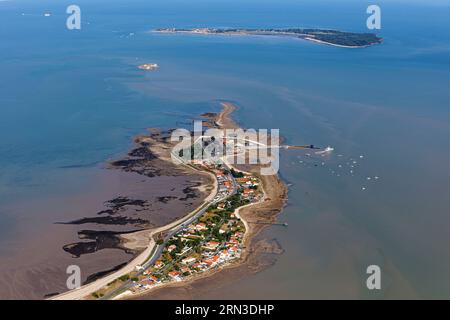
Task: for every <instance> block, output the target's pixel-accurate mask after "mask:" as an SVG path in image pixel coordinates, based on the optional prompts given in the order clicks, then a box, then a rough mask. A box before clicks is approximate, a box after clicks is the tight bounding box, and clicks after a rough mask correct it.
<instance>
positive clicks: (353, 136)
mask: <svg viewBox="0 0 450 320" xmlns="http://www.w3.org/2000/svg"><path fill="white" fill-rule="evenodd" d="M379 3H380V5H381V8H382V13H383V16H382V18H383V22H382V23H383V26H382V30H381V31H380V34H381V36H383V37H384V38H385V43H384V44H383V45H381V46H376V47H371V48H368V49H363V50H348V49H341V48H334V47H328V46H321V45H316V44H312V43H308V42H305V41H300V40H295V39H279V38H248V37H205V36H188V35H161V34H151V33H148V32H147V31H148V30H150V29H152V28H158V27H186V28H189V27H197V26H216V27H255V28H257V27H279V28H282V27H293V26H301V27H323V28H336V29H343V30H349V31H362V32H363V31H366V29H365V28H366V27H365V19H366V17H367V15H366V14H365V9H366V7H367V5H368V2H366V1H341V2H340V3H339V4H335V3H334V2H333V1H234V2H229V1H227V2H225V1H215V2H214V4H211V2H210V1H189V2H187V1H127V2H126V3H116V2H112V3H111V2H110V1H78V3H77V4H79V5H80V7H81V9H82V30H81V31H68V30H67V29H66V28H65V19H66V17H67V15H66V14H65V9H66V7H67V5H69V4H70V2H66V1H39V2H37V3H36V1H7V2H0V39H1V40H2V41H0V70H1V72H0V113H1V117H0V134H1V135H2V136H3V139H2V140H1V141H0V155H1V157H0V167H1V170H0V230H5V231H6V230H7V231H8V232H2V233H1V234H2V235H1V237H3V238H7V237H13V236H14V232H12V230H14V225H15V224H16V223H17V221H15V220H14V217H11V216H10V215H8V212H6V211H5V210H6V209H5V208H6V205H14V203H16V202H23V201H27V200H28V199H30V198H38V199H39V198H40V199H42V198H45V197H47V196H55V195H58V194H68V193H71V192H76V191H77V190H82V189H83V188H84V186H85V185H86V184H88V183H89V173H90V172H91V170H92V169H93V168H97V167H101V164H102V163H103V162H104V161H105V160H107V159H110V158H112V157H114V156H117V155H118V154H121V153H123V152H124V151H125V150H126V149H127V148H128V147H129V146H130V141H131V137H133V136H134V135H136V134H138V133H140V132H142V131H143V130H144V129H145V128H147V127H154V126H159V127H174V126H177V122H179V121H186V119H189V117H192V116H195V115H198V114H199V113H201V112H204V111H210V110H211V109H214V110H217V108H218V105H217V100H219V99H228V100H232V101H235V102H236V103H237V104H238V105H239V107H240V108H239V110H238V112H237V118H238V120H239V121H240V122H241V123H242V124H244V125H245V126H246V127H252V128H280V129H281V134H282V135H283V136H284V137H286V139H287V141H288V142H289V143H292V144H303V143H314V144H317V145H323V146H325V145H332V146H333V147H335V148H336V152H335V153H334V154H333V155H332V156H330V157H327V158H322V157H318V156H314V155H313V156H312V157H307V156H306V155H305V154H304V153H285V154H283V155H282V164H281V175H282V176H283V178H284V179H285V180H286V181H288V182H289V183H292V187H291V189H290V200H289V205H288V207H287V208H286V210H285V211H284V212H283V214H282V215H281V216H280V220H282V221H287V222H288V223H289V228H287V229H277V228H272V229H270V230H268V231H267V233H266V234H267V235H268V236H271V237H275V238H277V239H278V240H279V241H280V243H281V245H282V246H283V247H284V248H285V249H286V252H285V254H283V255H282V256H281V257H280V259H279V261H278V263H277V264H276V265H275V266H274V267H272V268H270V269H268V270H267V271H265V272H262V273H260V274H258V275H256V276H253V277H250V278H248V279H246V281H245V282H243V283H240V286H239V288H237V287H235V285H233V284H231V285H230V286H227V287H226V288H224V290H223V291H221V292H220V293H218V295H223V296H226V295H228V296H230V297H242V298H244V297H247V298H250V297H261V298H274V297H280V298H317V297H318V298H336V297H344V298H398V297H422V298H449V297H450V271H449V270H450V268H449V267H450V256H449V247H448V243H449V240H450V238H449V235H448V227H449V226H450V217H449V216H448V214H447V212H448V208H449V205H450V203H449V201H450V200H449V199H448V196H447V194H448V181H449V178H450V172H449V170H448V163H449V160H450V149H449V148H448V145H449V138H448V137H449V136H450V135H449V134H450V112H449V109H448V101H449V100H450V92H449V90H448V88H449V87H450V19H449V17H450V6H449V5H448V4H446V3H445V2H444V1H415V2H412V3H411V2H406V1H381V2H379ZM47 10H48V11H51V12H52V13H53V15H52V16H51V17H43V12H44V11H47ZM22 13H24V15H22ZM147 62H155V63H158V64H159V65H160V66H161V67H160V69H158V70H157V71H155V72H153V73H147V74H145V73H142V72H141V71H139V70H137V69H136V66H137V65H139V64H141V63H147ZM339 154H340V155H342V157H339V156H338V155H339ZM361 155H362V156H363V158H360V156H361ZM350 159H352V160H350ZM354 160H357V162H358V164H357V168H355V170H354V175H351V174H350V173H349V170H350V167H349V165H348V164H347V162H351V161H354ZM300 161H302V162H300ZM322 162H324V163H325V164H324V165H322ZM316 165H317V166H316ZM340 166H341V167H340ZM369 176H370V177H374V176H379V179H378V180H377V181H374V180H370V181H369V180H367V177H369ZM363 187H364V188H366V189H365V190H362V188H363ZM369 264H379V265H381V266H382V269H383V270H384V272H385V277H383V279H385V281H384V282H383V290H381V292H378V293H373V292H369V291H368V290H367V289H366V288H365V277H366V275H365V268H366V267H367V265H369ZM261 288H265V289H266V290H261ZM267 288H271V290H268V289H267Z"/></svg>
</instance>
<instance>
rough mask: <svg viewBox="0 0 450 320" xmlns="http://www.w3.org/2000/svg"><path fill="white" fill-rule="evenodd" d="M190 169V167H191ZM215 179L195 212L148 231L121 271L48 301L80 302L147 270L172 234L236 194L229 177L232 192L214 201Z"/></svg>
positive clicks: (234, 185) (216, 192) (216, 190)
mask: <svg viewBox="0 0 450 320" xmlns="http://www.w3.org/2000/svg"><path fill="white" fill-rule="evenodd" d="M191 168H192V167H191ZM214 178H215V183H214V187H215V188H214V189H215V190H214V192H212V193H211V194H210V195H209V196H208V197H207V199H205V202H204V204H203V205H202V206H201V207H200V208H198V209H197V210H195V211H193V212H192V213H190V214H189V215H187V216H186V217H183V218H181V219H179V220H176V221H174V222H172V223H170V224H168V225H165V226H162V227H159V228H156V229H153V230H151V231H150V234H149V238H150V242H149V245H148V246H147V248H146V249H145V250H144V251H143V252H141V254H139V255H138V256H137V257H136V258H135V259H133V260H132V261H131V262H130V263H128V264H127V265H126V266H124V267H123V268H122V269H120V270H118V271H116V272H114V273H112V274H110V275H107V276H105V277H103V278H100V279H97V280H96V281H94V282H91V283H89V284H86V285H83V286H81V287H80V288H78V289H74V290H71V291H68V292H65V293H62V294H59V295H56V296H54V297H51V298H50V300H80V299H83V298H84V297H86V296H89V295H90V294H92V293H93V292H96V291H98V290H99V289H101V288H103V287H105V286H107V285H108V284H109V283H111V282H113V281H114V280H116V279H118V278H120V277H121V276H124V275H126V274H129V273H130V272H132V271H135V270H136V267H137V266H143V267H144V268H147V267H148V266H150V265H151V264H152V263H154V262H155V261H156V260H157V259H158V257H159V256H160V254H161V252H162V250H163V248H164V245H165V243H166V242H167V240H168V239H169V238H170V237H172V236H173V235H174V234H176V233H177V232H179V231H180V230H182V229H183V228H185V226H187V225H189V224H190V223H192V222H193V221H195V220H196V219H198V218H199V217H201V216H202V215H203V214H204V213H205V212H206V210H207V209H208V207H209V206H211V205H213V204H215V203H218V202H220V201H223V200H224V199H226V198H227V197H229V196H231V195H232V194H234V193H235V192H236V183H235V181H234V179H233V178H232V177H231V179H232V181H233V192H232V194H230V195H227V196H226V197H223V198H220V199H217V200H214V199H215V198H216V196H217V194H218V181H217V178H216V177H215V176H214ZM167 231H168V232H169V233H168V235H167V237H166V239H165V241H164V243H163V244H162V245H158V244H157V243H156V241H155V240H154V236H155V235H157V234H158V233H161V232H167Z"/></svg>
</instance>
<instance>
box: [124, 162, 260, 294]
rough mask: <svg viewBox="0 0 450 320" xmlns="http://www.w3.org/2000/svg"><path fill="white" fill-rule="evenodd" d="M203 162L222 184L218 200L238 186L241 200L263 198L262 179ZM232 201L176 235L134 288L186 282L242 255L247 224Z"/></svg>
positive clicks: (223, 202)
mask: <svg viewBox="0 0 450 320" xmlns="http://www.w3.org/2000/svg"><path fill="white" fill-rule="evenodd" d="M201 165H202V166H204V167H207V169H208V170H210V171H212V172H214V174H215V175H216V178H217V181H218V184H219V193H218V196H217V197H218V199H216V201H217V200H219V199H221V198H222V199H225V198H227V197H228V196H230V195H231V194H232V193H233V190H234V188H235V187H236V188H237V194H236V195H235V196H233V197H236V196H239V199H241V200H247V201H248V202H255V201H257V200H259V199H260V198H261V197H262V194H261V192H260V191H259V190H258V185H259V180H258V179H257V178H255V177H253V176H252V175H247V174H242V173H241V174H239V177H236V175H235V178H234V179H233V176H232V175H231V174H230V173H229V172H228V171H226V170H223V169H222V168H221V166H218V165H215V164H205V163H202V164H201ZM233 180H234V181H235V182H234V181H233ZM235 183H236V186H235V185H234V184H235ZM216 203H217V202H216ZM232 203H233V202H232V201H231V200H223V201H221V202H219V203H217V204H216V206H215V208H213V209H211V212H209V211H208V212H206V213H205V214H204V215H203V217H202V218H200V219H199V220H197V221H195V222H193V223H191V224H190V225H188V226H186V227H184V228H183V229H182V230H180V231H179V232H178V233H177V234H176V235H174V236H173V237H172V238H171V239H170V240H169V241H168V243H167V245H166V247H165V249H164V251H163V254H162V256H161V258H160V260H158V261H156V262H155V263H154V265H153V266H152V267H151V268H149V269H147V270H145V271H144V272H143V273H142V274H141V275H140V276H139V277H138V279H137V280H136V281H135V282H134V286H133V288H132V289H131V291H141V290H147V289H150V288H152V287H154V286H158V285H160V284H162V283H166V282H170V281H182V280H183V279H184V278H185V277H189V276H191V275H193V274H196V273H200V272H204V271H207V270H209V269H213V268H217V267H220V266H221V265H224V264H226V263H228V262H230V261H231V260H234V259H237V258H239V257H240V255H241V250H242V241H243V237H244V232H245V227H244V225H243V223H242V221H240V218H238V217H237V216H236V215H235V213H234V209H235V208H236V207H237V205H236V204H235V205H234V207H233V205H232ZM214 218H215V219H216V220H214ZM213 230H215V232H213Z"/></svg>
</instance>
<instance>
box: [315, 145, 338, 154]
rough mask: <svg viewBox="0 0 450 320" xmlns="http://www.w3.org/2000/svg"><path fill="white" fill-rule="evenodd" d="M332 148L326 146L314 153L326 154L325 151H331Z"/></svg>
mask: <svg viewBox="0 0 450 320" xmlns="http://www.w3.org/2000/svg"><path fill="white" fill-rule="evenodd" d="M333 151H334V148H332V147H330V146H328V147H326V148H325V149H323V150H321V151H317V152H316V154H326V153H330V152H333Z"/></svg>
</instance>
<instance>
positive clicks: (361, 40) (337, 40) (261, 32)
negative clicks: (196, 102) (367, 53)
mask: <svg viewBox="0 0 450 320" xmlns="http://www.w3.org/2000/svg"><path fill="white" fill-rule="evenodd" d="M153 32H161V33H191V34H206V35H244V36H245V35H249V36H285V37H294V38H300V39H304V40H308V41H314V42H318V43H323V44H327V45H332V46H337V47H344V48H365V47H369V46H372V45H375V44H379V43H382V41H383V39H382V38H380V37H378V36H377V35H376V34H374V33H355V32H345V31H338V30H322V29H302V28H292V29H216V28H195V29H177V28H161V29H155V30H153Z"/></svg>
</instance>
